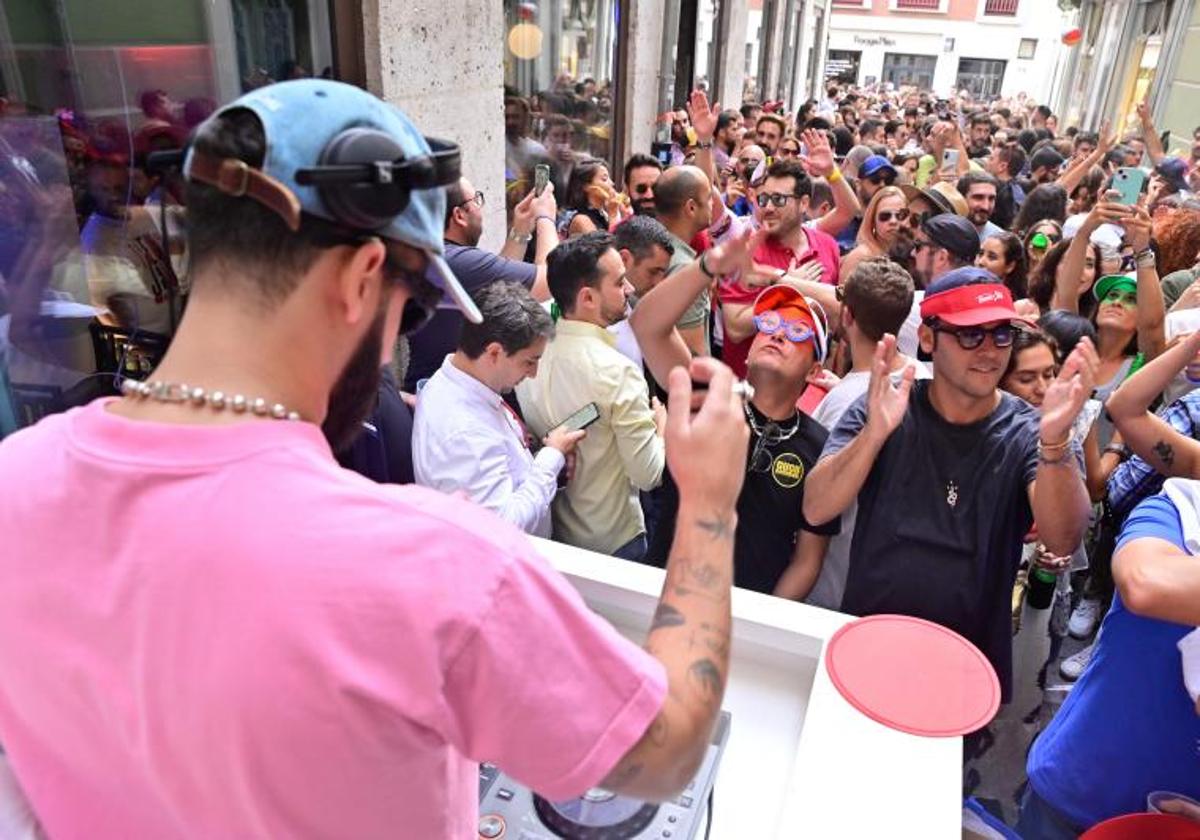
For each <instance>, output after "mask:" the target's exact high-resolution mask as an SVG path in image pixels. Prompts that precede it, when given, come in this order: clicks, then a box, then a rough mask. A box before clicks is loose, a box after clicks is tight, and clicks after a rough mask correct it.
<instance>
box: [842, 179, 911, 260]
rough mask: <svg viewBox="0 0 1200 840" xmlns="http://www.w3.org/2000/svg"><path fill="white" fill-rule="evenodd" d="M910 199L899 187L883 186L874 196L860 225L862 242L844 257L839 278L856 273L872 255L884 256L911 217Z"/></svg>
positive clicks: (859, 233)
mask: <svg viewBox="0 0 1200 840" xmlns="http://www.w3.org/2000/svg"><path fill="white" fill-rule="evenodd" d="M908 215H909V211H908V199H906V198H905V197H904V192H903V191H902V190H901V189H900V188H899V187H881V188H880V189H879V192H877V193H875V195H874V196H873V197H872V198H871V203H870V204H868V205H867V209H866V211H865V212H864V213H863V220H862V224H861V225H860V226H859V228H858V240H857V241H858V244H857V245H856V246H855V247H854V250H852V251H851V252H850V253H848V254H847V255H846V256H845V257H843V258H842V265H841V272H840V273H839V275H838V281H839V282H841V283H844V282H846V278H847V277H849V276H850V275H851V274H853V273H854V269H855V268H856V267H857V266H858V264H859V263H860V262H862V261H863V260H865V259H867V258H869V257H882V256H884V255H886V254H887V252H888V248H890V247H891V246H892V243H893V242H895V241H896V237H897V235H898V234H899V232H900V228H901V227H903V225H904V223H905V222H907V221H908Z"/></svg>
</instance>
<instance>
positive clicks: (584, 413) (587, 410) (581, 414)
mask: <svg viewBox="0 0 1200 840" xmlns="http://www.w3.org/2000/svg"><path fill="white" fill-rule="evenodd" d="M599 419H600V408H599V407H598V406H597V405H596V404H595V403H594V402H590V403H588V404H587V405H585V406H584V407H583V408H581V409H579V410H578V411H576V412H575V413H574V414H572V415H571V416H570V417H568V418H567V419H566V420H564V421H562V423H561V424H560V425H561V426H563V427H565V428H567V429H570V430H571V431H573V432H577V431H579V430H580V429H586V428H587V427H588V426H590V425H592V424H593V423H595V422H596V421H597V420H599Z"/></svg>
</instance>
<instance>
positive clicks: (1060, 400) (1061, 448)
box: [1029, 338, 1100, 556]
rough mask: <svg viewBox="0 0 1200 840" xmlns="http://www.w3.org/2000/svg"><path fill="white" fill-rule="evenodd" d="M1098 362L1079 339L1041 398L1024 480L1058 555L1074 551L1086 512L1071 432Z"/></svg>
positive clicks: (1041, 531) (1045, 537) (1045, 539)
mask: <svg viewBox="0 0 1200 840" xmlns="http://www.w3.org/2000/svg"><path fill="white" fill-rule="evenodd" d="M1099 367H1100V358H1099V356H1098V355H1097V354H1096V348H1095V347H1093V346H1092V342H1091V339H1088V338H1083V339H1080V341H1079V344H1077V345H1076V346H1075V349H1074V350H1072V351H1071V355H1070V356H1068V357H1067V360H1066V362H1064V363H1063V367H1062V370H1061V371H1060V372H1059V374H1058V378H1057V379H1055V381H1054V382H1053V383H1052V384H1051V385H1050V387H1049V388H1048V389H1047V391H1046V396H1045V398H1044V399H1043V400H1042V417H1041V424H1040V427H1039V429H1038V435H1039V445H1038V458H1037V473H1036V476H1035V478H1034V480H1033V482H1032V483H1031V484H1030V485H1029V504H1030V507H1031V508H1033V521H1034V523H1036V525H1037V529H1038V536H1039V537H1040V538H1041V541H1042V543H1043V544H1044V545H1045V546H1046V549H1047V550H1048V551H1049V552H1050V553H1052V554H1057V555H1059V556H1067V555H1070V554H1073V553H1074V552H1075V549H1077V548H1078V547H1079V543H1080V542H1081V541H1082V540H1083V535H1084V532H1085V531H1086V530H1087V523H1088V516H1089V514H1090V512H1091V505H1092V503H1091V499H1090V498H1089V497H1088V491H1087V486H1086V484H1085V483H1084V479H1083V476H1081V475H1080V474H1079V467H1078V465H1077V463H1076V459H1075V453H1074V452H1073V451H1072V447H1071V443H1072V442H1071V440H1070V435H1071V427H1072V425H1073V424H1074V423H1075V418H1076V417H1078V416H1079V412H1080V410H1081V409H1082V408H1083V404H1084V403H1085V402H1087V400H1088V397H1089V396H1090V395H1091V393H1092V389H1093V388H1094V387H1095V383H1096V370H1097V369H1098V368H1099Z"/></svg>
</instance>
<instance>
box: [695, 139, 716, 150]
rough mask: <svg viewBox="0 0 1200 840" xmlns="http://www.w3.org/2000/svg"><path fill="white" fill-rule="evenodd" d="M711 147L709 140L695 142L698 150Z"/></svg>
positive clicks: (711, 143) (711, 142)
mask: <svg viewBox="0 0 1200 840" xmlns="http://www.w3.org/2000/svg"><path fill="white" fill-rule="evenodd" d="M712 147H713V141H711V140H698V141H697V142H696V148H698V149H711V148H712Z"/></svg>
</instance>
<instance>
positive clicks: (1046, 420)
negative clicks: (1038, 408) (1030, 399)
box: [1041, 338, 1100, 444]
mask: <svg viewBox="0 0 1200 840" xmlns="http://www.w3.org/2000/svg"><path fill="white" fill-rule="evenodd" d="M1099 369H1100V356H1099V355H1098V354H1097V353H1096V348H1095V347H1094V346H1093V345H1092V341H1091V339H1089V338H1081V339H1080V340H1079V343H1078V344H1076V345H1075V349H1074V350H1072V351H1071V355H1070V356H1068V357H1067V360H1066V362H1064V363H1063V366H1062V370H1061V371H1059V373H1058V378H1057V379H1055V380H1054V382H1052V383H1051V384H1050V387H1049V388H1048V389H1046V396H1045V397H1044V398H1043V399H1042V421H1041V436H1042V440H1043V441H1044V442H1046V443H1051V444H1053V443H1059V442H1060V441H1063V440H1066V437H1067V435H1068V434H1070V432H1071V426H1072V425H1073V424H1074V423H1075V418H1076V417H1078V416H1079V412H1080V410H1081V409H1082V408H1083V404H1084V403H1085V402H1087V400H1088V397H1090V396H1091V394H1092V391H1093V389H1094V388H1095V387H1096V372H1097V371H1098V370H1099Z"/></svg>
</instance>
